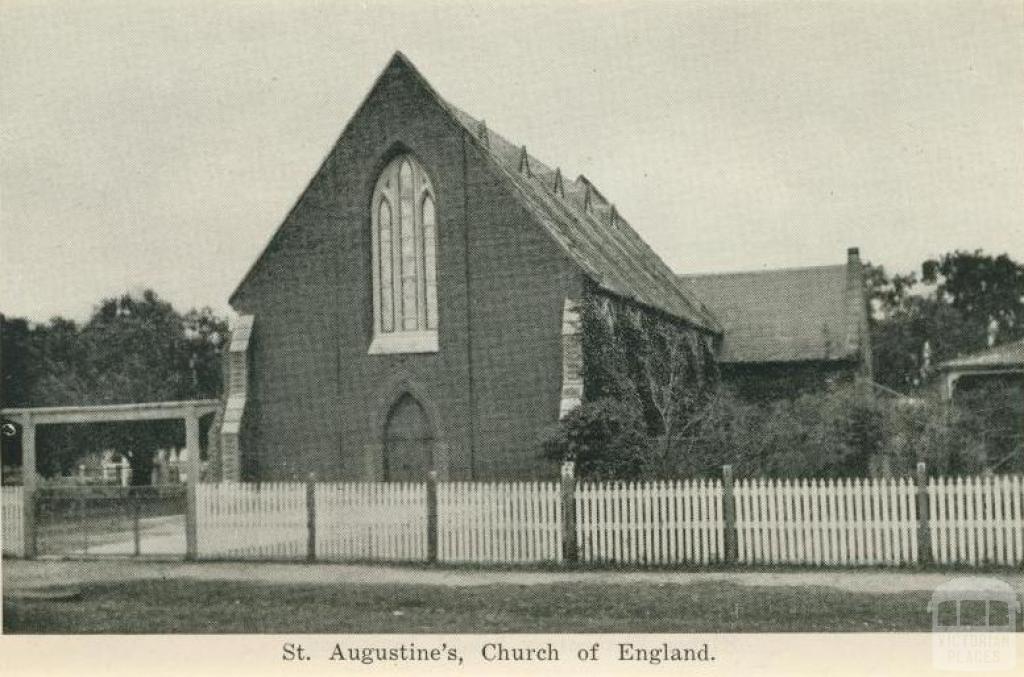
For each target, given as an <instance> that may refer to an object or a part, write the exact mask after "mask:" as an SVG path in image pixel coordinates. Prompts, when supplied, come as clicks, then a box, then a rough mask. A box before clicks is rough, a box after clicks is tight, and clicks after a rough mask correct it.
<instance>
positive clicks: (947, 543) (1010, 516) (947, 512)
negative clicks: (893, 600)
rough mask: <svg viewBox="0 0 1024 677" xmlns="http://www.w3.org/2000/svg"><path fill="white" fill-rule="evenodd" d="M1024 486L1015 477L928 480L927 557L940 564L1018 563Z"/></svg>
mask: <svg viewBox="0 0 1024 677" xmlns="http://www.w3.org/2000/svg"><path fill="white" fill-rule="evenodd" d="M1022 492H1024V483H1022V481H1021V478H1020V477H1019V476H1012V477H1011V476H1001V477H966V478H964V477H957V478H956V479H955V480H953V479H950V478H939V479H933V480H931V481H930V482H929V484H928V503H929V513H930V515H931V520H930V521H929V530H930V536H931V546H932V555H933V559H934V561H936V562H938V563H940V564H969V565H977V564H985V563H988V564H1009V565H1020V564H1021V563H1022V562H1024V512H1021V509H1022V506H1021V503H1022Z"/></svg>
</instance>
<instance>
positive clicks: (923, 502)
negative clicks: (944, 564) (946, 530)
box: [915, 461, 932, 564]
mask: <svg viewBox="0 0 1024 677" xmlns="http://www.w3.org/2000/svg"><path fill="white" fill-rule="evenodd" d="M915 483H916V485H917V557H918V561H919V562H920V563H921V564H931V562H932V532H931V518H932V516H931V514H930V510H929V507H928V472H927V468H926V466H925V464H924V461H921V462H919V463H918V464H917V477H916V481H915Z"/></svg>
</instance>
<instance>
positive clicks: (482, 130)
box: [476, 120, 491, 150]
mask: <svg viewBox="0 0 1024 677" xmlns="http://www.w3.org/2000/svg"><path fill="white" fill-rule="evenodd" d="M476 137H477V138H478V139H480V142H481V143H483V144H484V147H485V148H487V150H490V149H491V139H490V137H488V136H487V120H481V121H480V124H479V125H477V128H476Z"/></svg>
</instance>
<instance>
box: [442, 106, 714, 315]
mask: <svg viewBox="0 0 1024 677" xmlns="http://www.w3.org/2000/svg"><path fill="white" fill-rule="evenodd" d="M444 105H445V106H447V107H448V109H449V110H450V111H451V112H452V114H453V115H454V116H455V118H456V120H458V121H459V123H460V124H461V125H462V126H463V128H465V129H466V131H468V132H469V133H470V134H471V135H472V136H473V138H474V139H476V141H477V144H478V145H479V146H480V147H481V148H482V149H483V150H484V151H485V152H486V153H487V155H488V156H489V157H490V158H491V159H492V160H494V162H495V163H496V164H497V166H498V167H499V168H500V169H501V170H502V172H503V173H504V175H505V176H506V177H507V178H508V179H509V180H510V181H511V182H512V184H513V185H514V186H515V187H516V188H517V189H518V193H519V195H520V196H521V197H522V199H523V202H524V204H525V205H526V207H527V208H528V209H529V210H530V212H531V213H532V214H533V215H534V217H535V218H536V219H537V220H538V221H539V222H540V223H541V224H542V225H543V226H544V227H545V228H546V229H547V231H548V232H549V233H550V234H551V236H552V237H553V238H554V239H555V241H556V242H558V244H559V245H561V247H562V248H563V249H564V250H565V251H566V253H567V254H568V255H569V256H570V257H571V258H572V259H573V260H574V261H575V262H576V263H577V264H578V265H579V266H580V267H581V268H582V269H583V270H584V271H585V272H586V273H587V275H588V276H589V277H590V278H591V279H592V280H593V281H594V283H595V284H597V285H598V286H599V287H601V288H602V289H604V290H606V291H608V292H610V293H612V294H615V295H617V296H622V297H625V298H628V299H632V300H634V301H637V302H639V303H641V304H643V305H646V306H650V307H652V308H657V309H658V310H661V311H664V312H666V313H668V314H669V315H672V316H675V317H678V318H680V319H683V320H686V321H687V322H689V323H691V324H693V325H695V326H698V327H703V328H705V329H708V330H710V331H713V332H716V333H719V332H721V330H722V328H721V325H720V324H719V322H718V320H717V318H716V317H715V316H714V314H713V313H712V312H711V311H710V310H709V309H708V308H707V307H706V306H705V305H704V304H703V303H702V302H701V300H700V299H699V298H697V296H696V295H695V294H694V293H693V291H692V290H691V289H690V288H689V287H688V285H687V284H686V282H685V281H683V280H680V279H679V277H678V276H676V275H675V273H673V272H672V270H671V269H670V268H669V267H668V266H667V265H666V264H665V262H664V261H662V260H661V257H659V256H658V255H657V254H656V253H655V252H654V250H653V249H651V247H650V246H649V245H648V244H647V243H646V242H644V240H643V238H641V237H640V235H639V234H638V233H637V232H636V231H635V230H633V228H632V227H631V226H630V225H629V223H628V222H627V221H626V220H625V219H624V218H622V215H621V214H619V213H618V210H617V209H616V208H615V206H614V205H613V204H611V203H610V202H609V201H608V200H607V199H606V198H605V197H604V195H602V194H601V192H600V191H599V190H598V189H597V188H596V187H595V186H594V184H593V183H591V182H590V181H589V180H588V179H587V178H586V177H585V176H583V175H580V176H578V177H577V178H576V180H575V181H572V180H566V179H565V178H564V177H563V176H562V172H561V169H557V170H555V169H551V167H549V166H548V165H546V164H545V163H543V162H541V161H540V160H538V159H537V158H535V157H534V156H532V155H530V154H529V153H527V152H526V148H525V147H520V146H516V145H514V144H512V143H511V142H510V141H508V140H506V139H505V138H504V137H502V136H501V135H500V134H496V133H495V132H494V131H493V130H490V129H488V128H487V127H486V125H485V124H484V123H483V122H481V121H479V120H477V119H476V118H474V117H472V116H471V115H469V114H468V113H466V112H464V111H462V110H461V109H459V108H457V107H455V106H453V105H451V104H449V103H447V102H444Z"/></svg>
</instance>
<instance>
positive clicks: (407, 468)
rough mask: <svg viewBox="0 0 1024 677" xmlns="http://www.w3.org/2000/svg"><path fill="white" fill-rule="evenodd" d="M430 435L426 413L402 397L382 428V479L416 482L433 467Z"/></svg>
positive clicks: (413, 398) (413, 402) (431, 437)
mask: <svg viewBox="0 0 1024 677" xmlns="http://www.w3.org/2000/svg"><path fill="white" fill-rule="evenodd" d="M433 450H434V435H433V432H432V431H431V429H430V425H429V424H428V422H427V415H426V412H424V411H423V406H422V405H421V404H420V403H419V402H417V401H416V398H415V397H413V396H412V395H410V394H409V393H405V394H404V395H402V396H401V397H399V398H398V401H397V402H395V405H394V406H393V407H391V411H390V413H389V414H388V419H387V423H385V425H384V479H385V480H386V481H391V482H419V481H422V480H424V479H425V478H426V477H427V473H428V472H430V470H432V469H433V465H434V453H433Z"/></svg>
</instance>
